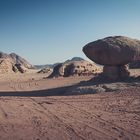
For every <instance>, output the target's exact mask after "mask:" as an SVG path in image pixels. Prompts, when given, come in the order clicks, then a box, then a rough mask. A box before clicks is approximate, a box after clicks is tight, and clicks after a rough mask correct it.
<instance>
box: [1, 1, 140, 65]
mask: <svg viewBox="0 0 140 140" xmlns="http://www.w3.org/2000/svg"><path fill="white" fill-rule="evenodd" d="M112 35H124V36H128V37H132V38H137V39H140V0H0V51H3V52H6V53H10V52H15V53H17V54H19V55H21V56H22V57H24V58H26V59H27V60H28V61H29V62H31V63H32V64H47V63H54V62H61V61H65V60H66V59H70V58H72V57H74V56H80V57H84V58H86V57H85V55H84V54H83V52H82V47H83V46H84V45H85V44H87V43H88V42H91V41H94V40H96V39H100V38H104V37H106V36H112Z"/></svg>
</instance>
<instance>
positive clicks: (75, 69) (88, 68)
mask: <svg viewBox="0 0 140 140" xmlns="http://www.w3.org/2000/svg"><path fill="white" fill-rule="evenodd" d="M99 72H101V68H99V67H98V66H97V65H96V64H94V63H91V62H88V61H86V60H80V61H68V62H65V63H60V64H58V65H57V66H56V67H54V70H53V73H52V74H51V75H50V76H49V77H50V78H52V77H69V76H87V75H93V74H95V73H99Z"/></svg>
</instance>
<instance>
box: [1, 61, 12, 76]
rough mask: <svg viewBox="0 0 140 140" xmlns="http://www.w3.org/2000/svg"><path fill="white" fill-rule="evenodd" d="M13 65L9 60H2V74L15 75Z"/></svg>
mask: <svg viewBox="0 0 140 140" xmlns="http://www.w3.org/2000/svg"><path fill="white" fill-rule="evenodd" d="M12 67H13V64H12V63H11V60H10V59H8V58H5V59H0V74H5V73H13V70H12Z"/></svg>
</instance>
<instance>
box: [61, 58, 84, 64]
mask: <svg viewBox="0 0 140 140" xmlns="http://www.w3.org/2000/svg"><path fill="white" fill-rule="evenodd" d="M82 60H84V59H83V58H81V57H73V58H72V59H68V60H66V61H65V62H64V63H67V62H71V61H82Z"/></svg>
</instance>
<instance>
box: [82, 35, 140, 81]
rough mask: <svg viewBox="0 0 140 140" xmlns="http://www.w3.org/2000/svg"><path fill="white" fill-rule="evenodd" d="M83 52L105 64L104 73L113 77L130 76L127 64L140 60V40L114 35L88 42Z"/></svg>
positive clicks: (110, 77) (113, 78) (114, 78)
mask: <svg viewBox="0 0 140 140" xmlns="http://www.w3.org/2000/svg"><path fill="white" fill-rule="evenodd" d="M83 52H84V53H85V55H86V56H87V57H88V58H89V59H91V60H92V61H94V62H96V63H98V64H101V65H104V68H103V74H104V75H105V76H106V77H107V78H109V79H111V80H118V79H125V78H127V77H129V74H130V73H129V71H128V68H127V66H126V65H127V64H128V63H130V62H133V61H138V60H140V41H139V40H136V39H131V38H128V37H124V36H114V37H107V38H104V39H100V40H97V41H94V42H91V43H88V44H87V45H85V46H84V47H83Z"/></svg>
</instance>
